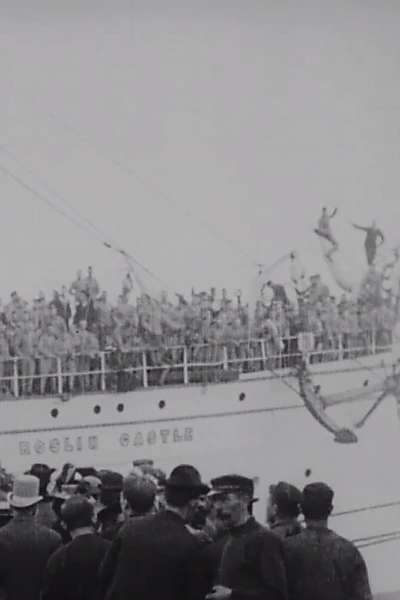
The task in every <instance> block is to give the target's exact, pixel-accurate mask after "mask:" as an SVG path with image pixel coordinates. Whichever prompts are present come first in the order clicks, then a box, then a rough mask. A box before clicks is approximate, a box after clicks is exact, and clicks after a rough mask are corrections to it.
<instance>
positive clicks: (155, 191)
mask: <svg viewBox="0 0 400 600" xmlns="http://www.w3.org/2000/svg"><path fill="white" fill-rule="evenodd" d="M7 85H8V86H9V87H10V88H11V89H12V90H14V91H15V92H16V93H17V94H19V95H21V96H23V97H24V98H26V99H27V100H28V101H29V102H30V103H31V104H32V105H33V106H35V107H36V108H38V109H39V110H40V111H42V112H43V113H44V114H46V115H47V116H48V117H49V118H50V119H52V120H53V121H55V122H57V123H59V124H60V125H61V126H62V127H63V128H64V129H66V130H67V131H69V132H70V133H72V134H73V135H74V136H75V137H77V138H79V139H80V140H81V141H82V142H83V143H84V144H85V145H86V146H88V147H90V148H91V149H92V150H94V151H95V152H99V153H101V154H102V155H103V156H104V157H105V158H106V159H107V160H108V161H109V162H111V164H113V165H114V166H116V167H118V168H119V169H121V170H122V171H124V172H125V173H127V174H129V175H130V176H131V177H132V178H134V179H136V180H137V181H139V182H140V183H142V184H143V185H144V186H145V187H147V189H149V190H150V191H151V192H152V193H153V194H154V195H156V196H158V197H159V198H160V199H161V200H163V201H164V202H165V203H167V204H169V205H172V206H174V207H175V208H176V209H178V210H180V211H181V212H182V213H183V214H185V215H186V216H187V217H188V218H190V219H192V220H193V221H195V222H196V223H197V224H198V225H199V226H201V227H202V228H203V229H205V230H206V231H208V232H209V233H212V234H213V235H214V237H216V238H217V239H218V240H219V241H220V242H223V243H224V244H226V245H229V246H230V247H232V248H234V249H235V250H236V251H237V252H238V253H239V254H241V255H242V256H244V257H245V258H246V259H247V260H249V261H250V262H251V263H252V264H253V265H254V266H256V267H257V268H259V267H260V266H262V265H260V263H259V262H258V261H257V260H256V259H255V258H254V257H253V256H251V255H250V254H249V253H248V252H246V251H245V250H244V249H243V248H241V247H240V246H238V245H237V244H236V243H235V242H233V241H232V240H230V239H228V238H225V237H223V236H222V235H221V234H220V233H219V232H218V231H217V230H216V229H214V228H213V227H211V226H210V225H209V224H207V223H206V222H205V221H203V220H202V219H201V218H200V217H198V216H197V215H195V214H194V213H192V212H191V211H189V210H188V209H187V208H185V207H184V206H182V204H181V203H180V202H177V201H176V200H174V199H173V198H172V197H171V196H169V195H168V194H166V193H165V192H162V191H160V190H159V189H158V188H156V187H155V186H154V185H153V184H152V183H151V182H150V181H149V180H148V179H147V178H145V177H144V176H143V175H141V174H139V173H138V172H137V171H135V170H134V169H133V168H132V167H128V166H127V165H125V164H124V163H123V162H121V161H120V160H118V159H117V158H115V157H114V156H112V155H111V154H110V153H109V152H107V151H106V150H104V149H103V148H102V147H100V146H99V145H97V144H95V143H94V142H92V141H91V140H90V139H88V138H87V137H86V136H84V135H83V134H81V133H80V132H79V131H78V130H77V129H75V128H74V127H73V126H72V125H71V124H70V123H68V122H67V121H65V120H64V119H63V118H61V117H59V116H58V115H56V114H55V113H54V112H52V111H51V110H50V109H48V108H47V107H46V106H44V105H43V104H41V103H40V102H38V100H36V99H35V98H34V97H33V96H31V95H30V94H28V93H27V92H26V91H25V90H22V89H21V88H19V87H17V86H15V85H14V84H13V83H12V82H11V81H9V80H8V81H7Z"/></svg>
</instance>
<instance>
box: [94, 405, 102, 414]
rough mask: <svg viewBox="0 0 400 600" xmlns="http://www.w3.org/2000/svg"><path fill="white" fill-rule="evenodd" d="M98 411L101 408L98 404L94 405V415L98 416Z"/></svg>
mask: <svg viewBox="0 0 400 600" xmlns="http://www.w3.org/2000/svg"><path fill="white" fill-rule="evenodd" d="M100 411H101V407H100V406H99V405H98V404H96V406H95V407H94V409H93V412H94V414H95V415H98V414H99V412H100Z"/></svg>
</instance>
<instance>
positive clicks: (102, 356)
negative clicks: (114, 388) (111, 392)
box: [100, 351, 106, 392]
mask: <svg viewBox="0 0 400 600" xmlns="http://www.w3.org/2000/svg"><path fill="white" fill-rule="evenodd" d="M100 386H101V391H102V392H105V391H106V355H105V352H104V351H102V352H100Z"/></svg>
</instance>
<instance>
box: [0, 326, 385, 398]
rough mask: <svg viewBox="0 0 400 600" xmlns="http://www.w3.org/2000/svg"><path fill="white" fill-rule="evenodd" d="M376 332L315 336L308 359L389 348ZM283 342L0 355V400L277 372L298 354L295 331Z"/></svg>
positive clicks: (329, 358) (321, 359)
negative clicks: (279, 344)
mask: <svg viewBox="0 0 400 600" xmlns="http://www.w3.org/2000/svg"><path fill="white" fill-rule="evenodd" d="M378 334H379V332H376V331H371V332H363V335H362V336H356V337H355V338H354V339H353V340H351V343H349V340H348V339H346V335H343V336H341V337H339V336H338V337H337V338H336V339H335V340H328V341H326V340H325V344H324V343H323V342H321V340H318V339H317V341H316V347H315V349H314V351H312V352H311V353H310V356H309V360H310V362H311V363H326V362H334V361H338V360H341V359H343V358H346V357H348V358H354V359H356V358H357V357H360V356H367V355H373V354H376V353H380V352H385V351H388V350H390V346H383V345H381V344H379V336H378ZM282 341H283V343H284V347H285V349H284V350H283V351H282V350H279V351H276V347H275V346H274V342H273V341H272V340H270V339H269V338H259V339H248V340H238V341H236V340H231V341H225V342H223V343H216V342H215V343H209V344H195V345H192V346H168V347H163V348H157V347H148V348H132V349H130V350H128V349H126V350H125V351H122V350H112V351H102V352H97V353H94V354H91V355H87V354H82V353H76V354H73V355H72V354H69V355H61V356H55V357H53V358H51V357H43V356H35V357H8V358H5V359H1V358H0V386H1V389H0V394H2V396H1V395H0V399H4V398H7V399H10V398H12V397H14V398H18V397H26V396H31V395H32V396H38V395H39V396H47V395H59V396H61V395H63V394H64V393H67V394H75V393H88V392H89V393H90V392H91V393H93V392H97V393H100V392H107V391H108V392H109V391H114V392H115V391H117V392H118V391H133V390H134V389H137V388H147V387H154V386H160V385H171V384H180V385H189V384H191V383H202V382H209V383H211V382H213V381H224V380H228V379H229V378H231V379H232V378H234V377H236V378H238V377H239V375H240V373H253V372H263V371H264V372H270V371H272V370H273V371H274V372H277V371H278V372H280V371H281V370H282V369H285V368H291V367H293V366H294V365H295V364H296V363H297V360H298V357H299V351H298V350H297V337H296V336H291V337H288V338H282ZM355 341H356V342H357V345H355V343H354V342H355ZM332 342H333V343H332ZM274 348H275V351H274ZM224 378H225V379H224Z"/></svg>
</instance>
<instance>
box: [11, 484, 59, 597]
mask: <svg viewBox="0 0 400 600" xmlns="http://www.w3.org/2000/svg"><path fill="white" fill-rule="evenodd" d="M41 500H42V496H41V495H40V494H39V479H38V478H37V477H34V476H33V475H22V476H21V477H17V478H16V479H15V480H14V484H13V490H12V492H11V493H10V494H9V496H8V501H9V504H10V506H11V508H12V511H13V518H12V520H11V521H10V522H9V523H8V524H7V525H5V526H4V527H2V528H1V529H0V556H1V560H0V590H2V591H3V592H5V597H6V598H7V599H8V600H19V599H24V600H39V597H40V589H41V585H42V578H43V574H44V571H45V567H46V564H47V561H48V560H49V558H50V556H51V555H52V554H53V552H54V551H55V550H57V548H58V547H59V546H60V545H61V538H60V536H59V535H58V534H57V533H56V532H55V531H52V530H51V529H50V528H49V527H45V526H44V525H41V524H40V523H38V522H37V521H36V519H35V516H36V513H37V505H38V503H39V502H40V501H41Z"/></svg>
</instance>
